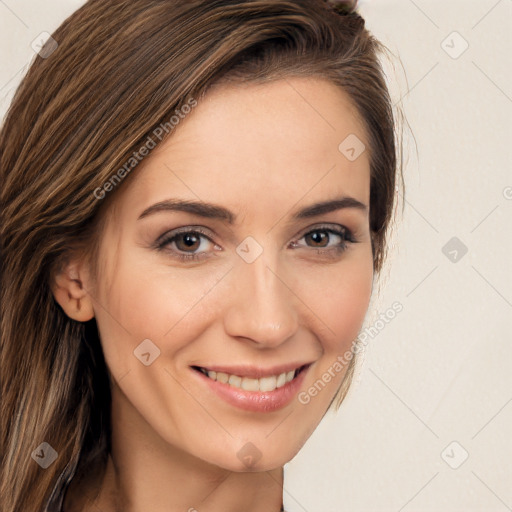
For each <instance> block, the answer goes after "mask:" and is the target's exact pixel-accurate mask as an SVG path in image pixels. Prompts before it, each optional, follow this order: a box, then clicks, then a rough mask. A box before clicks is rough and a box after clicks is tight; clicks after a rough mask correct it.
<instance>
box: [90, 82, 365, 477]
mask: <svg viewBox="0 0 512 512" xmlns="http://www.w3.org/2000/svg"><path fill="white" fill-rule="evenodd" d="M354 136H355V137H357V138H358V139H359V142H358V141H357V139H355V137H354ZM347 137H350V138H349V139H347ZM345 139H347V140H346V141H345ZM344 141H345V142H344ZM354 141H355V142H354ZM361 142H362V143H364V144H365V145H366V147H368V144H367V140H366V136H365V133H364V131H363V127H362V124H361V123H360V122H359V120H358V118H357V116H356V114H355V111H354V109H353V108H352V107H351V105H350V104H349V102H348V99H347V96H345V94H344V93H343V92H342V91H341V90H339V89H338V88H336V87H335V86H334V85H332V84H330V83H329V82H326V81H323V80H320V79H303V78H302V79H299V78H294V79H291V78H290V79H287V80H280V81H275V82H272V83H267V84H264V85H243V86H242V85H240V86H229V87H226V86H222V87H219V88H215V89H214V90H212V91H210V93H209V94H208V95H207V96H206V97H205V98H204V100H203V101H201V102H200V103H199V104H198V106H197V107H196V108H195V109H193V111H192V112H191V113H190V114H189V115H188V117H186V118H185V119H184V120H182V121H181V122H180V124H179V126H178V127H177V128H176V129H175V133H173V134H172V136H171V137H170V138H169V139H167V140H166V141H165V142H161V143H160V144H159V145H158V146H157V147H156V148H155V149H153V150H152V152H151V153H150V155H149V156H147V157H146V159H145V160H144V161H143V162H142V163H141V164H140V165H139V167H138V168H137V169H136V170H134V171H132V172H133V174H134V175H133V176H131V177H130V178H129V179H130V182H129V183H126V188H123V189H122V190H119V194H118V195H117V196H116V197H115V201H114V203H113V204H114V205H115V208H114V210H113V212H111V213H113V215H111V216H109V220H108V222H107V225H106V228H105V231H104V233H103V237H102V241H101V247H100V265H99V269H100V270H99V275H98V281H97V283H96V284H95V285H94V283H88V286H89V289H90V291H91V296H92V297H93V299H94V300H93V307H94V314H95V317H96V321H97V324H98V328H99V332H100V337H101V342H102V346H103V350H104V353H105V359H106V362H107V365H108V367H109V370H110V372H111V374H112V379H113V380H114V382H115V384H116V385H115V386H114V387H113V403H114V411H117V413H116V412H115V414H119V415H121V416H122V417H123V422H122V424H121V425H118V428H121V429H125V433H124V435H137V436H138V437H139V439H140V440H141V442H144V439H150V438H152V439H153V440H154V439H159V442H161V443H162V446H163V447H167V448H169V450H170V451H171V450H176V449H177V450H179V451H180V452H182V453H183V452H184V453H185V454H187V455H189V456H190V455H191V456H194V457H196V458H199V459H201V460H203V461H207V462H209V463H212V464H215V465H217V466H220V467H223V468H226V469H230V470H234V471H248V470H251V471H253V470H256V471H257V470H268V469H271V468H276V467H278V466H281V465H282V464H284V463H285V462H287V461H288V460H290V459H291V458H292V457H293V456H294V455H295V454H296V453H297V451H298V450H299V449H300V447H301V446H302V445H303V444H304V442H305V441H306V440H307V438H308V437H309V436H310V434H311V433H312V431H313V430H314V429H315V427H316V426H317V424H318V423H319V421H320V420H321V418H322V416H323V415H324V413H325V412H326V410H327V408H328V406H329V404H330V402H331V400H332V399H333V397H334V395H335V394H336V391H337V389H338V388H339V385H340V383H341V381H342V379H343V376H344V374H345V371H346V368H347V366H348V361H345V362H344V363H342V364H340V362H339V361H340V360H341V359H342V357H341V356H343V354H344V353H345V352H346V351H347V350H350V349H351V346H352V342H353V340H354V339H355V338H356V337H357V335H358V333H359V330H360V328H361V326H362V323H363V320H364V317H365V314H366V311H367V307H368V305H369V300H370V295H371V291H372V280H373V262H372V250H371V238H370V230H369V197H370V168H369V155H368V151H363V152H362V153H361V154H359V153H360V151H361V148H362V146H359V145H358V144H361ZM342 143H343V144H342ZM340 144H341V147H340ZM351 148H352V149H353V150H352V149H351ZM358 155H359V156H358ZM347 198H352V199H351V200H350V201H352V203H351V202H350V201H347ZM104 200H107V199H104ZM333 201H339V202H338V203H331V202H333ZM356 202H359V203H361V205H359V206H355V205H356V204H357V203H356ZM155 205H159V206H158V207H156V206H155ZM322 205H324V206H322ZM336 362H338V364H336ZM201 369H203V370H202V371H201ZM295 370H301V371H300V372H298V371H297V372H295V373H298V375H297V376H295V377H294V378H293V380H291V381H289V379H290V378H292V377H293V376H294V371H295ZM208 371H209V372H210V373H209V375H210V377H208V376H207V375H205V373H204V372H208ZM258 377H259V378H258ZM226 380H228V382H226ZM315 383H316V385H315ZM240 386H242V388H245V389H241V388H240ZM310 389H312V391H311V390H310ZM116 404H117V405H116ZM114 421H116V420H115V418H114ZM141 437H142V439H141Z"/></svg>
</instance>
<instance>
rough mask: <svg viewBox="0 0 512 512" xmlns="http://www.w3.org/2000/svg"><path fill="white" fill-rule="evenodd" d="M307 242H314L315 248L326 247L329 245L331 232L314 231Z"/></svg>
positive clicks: (307, 238)
mask: <svg viewBox="0 0 512 512" xmlns="http://www.w3.org/2000/svg"><path fill="white" fill-rule="evenodd" d="M304 238H305V240H306V241H308V240H310V241H312V242H313V247H326V246H327V245H328V244H329V232H328V231H312V232H311V233H308V234H307V235H306V236H305V237H304Z"/></svg>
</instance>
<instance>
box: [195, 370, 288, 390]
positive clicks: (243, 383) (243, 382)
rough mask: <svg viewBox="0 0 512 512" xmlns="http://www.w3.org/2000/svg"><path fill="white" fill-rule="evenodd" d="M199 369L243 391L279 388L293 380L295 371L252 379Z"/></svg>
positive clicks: (213, 378) (214, 378) (210, 376)
mask: <svg viewBox="0 0 512 512" xmlns="http://www.w3.org/2000/svg"><path fill="white" fill-rule="evenodd" d="M200 370H201V372H202V373H204V374H205V375H206V376H208V377H209V378H210V379H212V380H216V381H218V382H222V383H224V384H229V385H230V386H233V387H234V388H239V389H243V390H245V391H274V389H276V388H280V387H282V386H284V385H285V384H286V383H288V382H290V381H291V380H293V378H294V377H295V372H296V370H290V371H289V372H284V373H281V374H279V375H272V376H271V377H262V378H261V379H252V378H250V377H239V376H238V375H229V374H227V373H224V372H216V371H213V370H206V369H204V368H200Z"/></svg>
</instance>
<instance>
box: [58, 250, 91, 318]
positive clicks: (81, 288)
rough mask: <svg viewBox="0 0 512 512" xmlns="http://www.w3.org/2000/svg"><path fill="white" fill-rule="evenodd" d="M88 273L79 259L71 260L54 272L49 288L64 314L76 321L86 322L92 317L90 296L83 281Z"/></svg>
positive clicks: (85, 280)
mask: <svg viewBox="0 0 512 512" xmlns="http://www.w3.org/2000/svg"><path fill="white" fill-rule="evenodd" d="M87 278H88V273H87V272H86V271H85V266H84V265H83V264H82V263H81V262H79V261H75V260H74V261H72V262H69V263H66V264H65V265H63V266H62V267H61V268H60V269H59V270H58V271H56V272H54V273H53V275H52V278H51V282H50V288H51V291H52V293H53V296H54V297H55V300H56V301H57V302H58V303H59V305H60V306H61V308H62V309H63V310H64V312H65V313H66V315H68V316H69V318H72V319H73V320H76V321H78V322H87V321H88V320H91V318H94V308H93V303H92V298H91V296H90V294H89V293H88V291H87V289H86V286H85V283H86V282H87Z"/></svg>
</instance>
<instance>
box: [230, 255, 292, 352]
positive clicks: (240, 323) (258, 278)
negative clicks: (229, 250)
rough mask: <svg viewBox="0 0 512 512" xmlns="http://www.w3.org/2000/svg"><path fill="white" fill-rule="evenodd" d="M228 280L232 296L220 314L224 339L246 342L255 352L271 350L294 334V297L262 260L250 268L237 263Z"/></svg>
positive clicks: (251, 264) (282, 280) (284, 283)
mask: <svg viewBox="0 0 512 512" xmlns="http://www.w3.org/2000/svg"><path fill="white" fill-rule="evenodd" d="M232 278H233V279H234V282H233V283H232V290H233V292H232V294H231V296H230V300H229V307H228V308H227V311H225V314H224V329H225V331H226V333H227V334H228V335H230V336H233V337H236V338H243V339H246V340H249V341H250V342H251V343H253V344H254V345H255V346H256V347H257V348H271V347H277V346H279V345H280V344H282V343H283V342H285V341H286V340H287V339H289V338H290V337H291V336H292V335H293V334H294V333H295V332H296V331H297V327H298V313H297V311H296V308H295V307H294V304H295V303H296V301H297V297H296V296H295V294H294V293H293V290H291V289H290V288H289V287H288V286H287V283H286V280H285V279H283V278H282V277H281V276H279V275H278V273H277V272H276V271H274V270H272V269H271V268H269V266H268V265H267V263H266V261H265V259H264V258H263V257H260V258H258V259H257V260H256V261H254V262H253V263H250V264H248V263H245V262H244V261H241V262H239V265H238V268H236V269H235V272H233V276H232Z"/></svg>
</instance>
